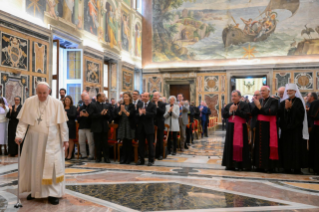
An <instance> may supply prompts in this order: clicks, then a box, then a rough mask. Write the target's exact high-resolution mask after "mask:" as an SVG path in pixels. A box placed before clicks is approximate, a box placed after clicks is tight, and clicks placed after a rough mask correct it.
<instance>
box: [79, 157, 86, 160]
mask: <svg viewBox="0 0 319 212" xmlns="http://www.w3.org/2000/svg"><path fill="white" fill-rule="evenodd" d="M87 158H88V157H80V159H81V160H83V159H87Z"/></svg>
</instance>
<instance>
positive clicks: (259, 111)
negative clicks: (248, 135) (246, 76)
mask: <svg viewBox="0 0 319 212" xmlns="http://www.w3.org/2000/svg"><path fill="white" fill-rule="evenodd" d="M260 93H261V96H262V98H261V99H260V100H257V99H256V98H254V104H255V107H254V108H253V110H252V115H253V116H257V122H256V131H255V136H254V156H253V165H254V166H255V167H256V168H257V170H258V169H259V170H265V171H267V172H272V169H274V168H277V167H278V166H279V155H278V139H279V138H278V128H277V111H278V100H277V99H274V98H271V97H270V96H269V95H270V89H269V87H267V86H263V87H262V88H261V89H260Z"/></svg>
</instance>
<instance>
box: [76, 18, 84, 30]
mask: <svg viewBox="0 0 319 212" xmlns="http://www.w3.org/2000/svg"><path fill="white" fill-rule="evenodd" d="M77 27H78V29H82V27H83V21H82V16H78V24H77Z"/></svg>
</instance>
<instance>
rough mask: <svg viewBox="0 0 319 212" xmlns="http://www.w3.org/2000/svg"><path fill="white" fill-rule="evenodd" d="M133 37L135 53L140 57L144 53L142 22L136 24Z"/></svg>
mask: <svg viewBox="0 0 319 212" xmlns="http://www.w3.org/2000/svg"><path fill="white" fill-rule="evenodd" d="M133 37H134V55H135V56H138V57H140V56H141V54H142V27H141V24H140V23H136V24H135V30H134V36H133Z"/></svg>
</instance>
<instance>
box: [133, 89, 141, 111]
mask: <svg viewBox="0 0 319 212" xmlns="http://www.w3.org/2000/svg"><path fill="white" fill-rule="evenodd" d="M132 97H133V101H132V103H133V104H134V106H135V110H137V105H139V104H142V101H141V100H140V92H139V91H138V90H134V91H133V94H132Z"/></svg>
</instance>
